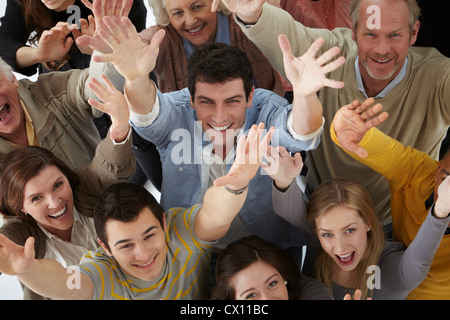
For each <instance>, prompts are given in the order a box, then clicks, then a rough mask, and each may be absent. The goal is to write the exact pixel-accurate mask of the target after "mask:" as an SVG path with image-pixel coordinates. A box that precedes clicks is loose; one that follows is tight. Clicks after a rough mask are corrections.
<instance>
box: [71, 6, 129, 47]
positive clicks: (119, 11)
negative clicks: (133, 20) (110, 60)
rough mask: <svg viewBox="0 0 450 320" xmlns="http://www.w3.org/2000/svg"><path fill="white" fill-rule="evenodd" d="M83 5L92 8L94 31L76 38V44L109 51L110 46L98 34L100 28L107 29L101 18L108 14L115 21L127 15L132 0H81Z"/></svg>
mask: <svg viewBox="0 0 450 320" xmlns="http://www.w3.org/2000/svg"><path fill="white" fill-rule="evenodd" d="M82 2H83V3H84V5H85V6H86V7H88V8H89V9H91V10H92V12H93V13H94V18H95V32H94V34H93V35H89V34H84V35H81V36H80V37H78V38H77V40H76V42H77V45H78V46H82V47H86V46H89V47H90V48H91V49H92V50H96V51H98V52H102V53H110V52H111V48H110V47H109V46H108V45H107V44H106V43H105V42H104V41H103V39H102V38H101V37H100V36H99V32H100V30H107V29H108V28H107V26H106V25H105V23H104V22H103V18H104V17H106V16H108V17H111V18H113V19H114V20H115V21H119V20H120V19H121V18H122V17H128V14H129V13H130V10H131V6H132V5H133V0H95V1H93V3H91V2H90V1H88V0H82Z"/></svg>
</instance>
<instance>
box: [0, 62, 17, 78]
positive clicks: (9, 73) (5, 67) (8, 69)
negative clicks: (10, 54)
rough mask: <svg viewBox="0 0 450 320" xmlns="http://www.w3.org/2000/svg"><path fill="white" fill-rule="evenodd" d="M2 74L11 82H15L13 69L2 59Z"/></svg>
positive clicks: (0, 64) (0, 69) (0, 63)
mask: <svg viewBox="0 0 450 320" xmlns="http://www.w3.org/2000/svg"><path fill="white" fill-rule="evenodd" d="M0 72H1V73H3V74H4V75H5V76H6V78H7V79H8V80H9V81H13V80H14V74H13V68H11V66H10V65H9V64H7V63H6V62H5V60H3V59H2V58H0Z"/></svg>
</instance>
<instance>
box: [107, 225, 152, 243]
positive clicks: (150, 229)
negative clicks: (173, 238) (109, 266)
mask: <svg viewBox="0 0 450 320" xmlns="http://www.w3.org/2000/svg"><path fill="white" fill-rule="evenodd" d="M155 228H157V227H156V226H151V227H150V228H148V229H147V230H145V231H144V232H142V236H145V235H146V234H147V233H150V231H152V230H153V229H155ZM130 241H131V239H122V240H118V241H116V243H115V244H114V247H116V246H117V245H119V244H121V243H125V242H130Z"/></svg>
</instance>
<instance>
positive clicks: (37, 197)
mask: <svg viewBox="0 0 450 320" xmlns="http://www.w3.org/2000/svg"><path fill="white" fill-rule="evenodd" d="M40 199H41V196H34V197H33V198H31V202H36V201H39V200H40Z"/></svg>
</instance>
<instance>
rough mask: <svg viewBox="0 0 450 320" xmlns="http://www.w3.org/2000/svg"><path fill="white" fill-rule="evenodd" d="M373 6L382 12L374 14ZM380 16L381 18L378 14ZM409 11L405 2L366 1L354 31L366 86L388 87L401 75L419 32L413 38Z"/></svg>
mask: <svg viewBox="0 0 450 320" xmlns="http://www.w3.org/2000/svg"><path fill="white" fill-rule="evenodd" d="M369 6H375V7H376V8H379V10H378V11H372V9H371V8H373V7H371V8H368V7H369ZM377 12H379V13H380V14H379V15H377V14H376V13H377ZM408 21H409V8H408V5H407V4H406V3H405V1H404V0H389V1H387V0H363V1H362V3H361V7H360V11H359V19H358V26H357V30H356V31H355V30H353V32H354V33H353V37H354V39H355V40H356V44H357V46H358V54H359V67H360V70H361V75H362V78H363V80H364V83H365V85H366V86H367V85H371V84H382V85H383V86H386V85H387V84H388V83H389V82H390V81H391V80H392V79H393V78H395V76H397V74H398V73H399V72H400V70H401V68H402V66H403V64H404V62H405V59H406V56H407V54H408V50H409V47H410V46H411V45H413V44H414V42H415V41H416V38H417V33H418V30H419V22H416V24H415V25H414V28H413V32H412V34H411V32H410V28H409V23H408Z"/></svg>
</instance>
